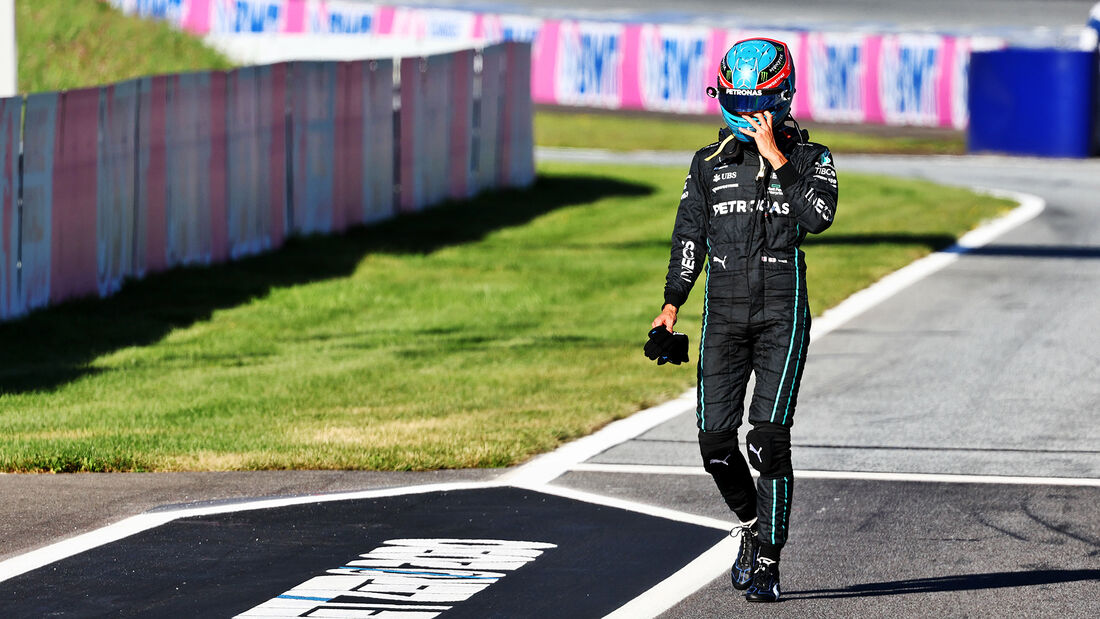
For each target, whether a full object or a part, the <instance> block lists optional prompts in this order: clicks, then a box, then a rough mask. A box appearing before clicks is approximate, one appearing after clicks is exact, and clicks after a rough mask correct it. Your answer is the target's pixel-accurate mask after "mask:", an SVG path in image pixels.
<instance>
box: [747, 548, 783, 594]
mask: <svg viewBox="0 0 1100 619" xmlns="http://www.w3.org/2000/svg"><path fill="white" fill-rule="evenodd" d="M745 599H746V600H748V601H750V602H778V601H779V562H778V561H773V560H771V559H768V558H765V557H760V559H759V560H758V561H757V562H756V571H754V572H753V573H752V586H750V587H749V590H748V591H746V592H745Z"/></svg>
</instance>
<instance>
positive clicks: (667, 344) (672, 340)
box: [645, 326, 688, 365]
mask: <svg viewBox="0 0 1100 619" xmlns="http://www.w3.org/2000/svg"><path fill="white" fill-rule="evenodd" d="M645 356H646V358H648V359H656V360H657V365H664V364H666V363H674V364H676V365H680V364H681V363H687V361H688V336H687V335H686V334H684V333H676V332H672V333H669V332H668V329H666V328H664V327H663V326H656V327H653V328H652V329H650V330H649V341H647V342H646V343H645Z"/></svg>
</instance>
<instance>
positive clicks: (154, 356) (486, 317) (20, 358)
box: [0, 162, 1006, 471]
mask: <svg viewBox="0 0 1100 619" xmlns="http://www.w3.org/2000/svg"><path fill="white" fill-rule="evenodd" d="M685 165H686V162H685ZM841 165H842V162H841ZM683 172H684V171H683V170H680V169H666V168H619V167H609V166H596V165H587V164H586V165H564V164H547V165H543V166H541V167H540V178H539V181H538V183H537V185H536V186H535V187H534V189H532V190H531V191H527V192H516V191H512V192H500V193H495V194H490V195H486V196H483V197H481V198H478V199H476V200H474V201H473V202H472V203H467V204H461V205H447V206H443V207H440V208H438V209H436V210H433V211H430V212H427V213H424V214H420V215H416V216H405V217H400V218H398V219H396V220H393V221H390V222H386V223H384V224H381V225H378V226H376V227H373V228H369V229H359V230H355V231H353V232H352V233H351V234H348V235H345V236H342V237H333V238H310V239H304V240H297V241H294V242H292V243H291V244H290V245H289V246H287V247H285V248H284V249H282V250H280V251H279V252H276V253H274V254H270V255H266V256H261V257H257V258H252V259H247V260H243V261H240V262H237V263H233V264H227V265H220V266H216V267H212V268H209V269H198V268H196V269H185V270H179V271H174V272H171V273H166V274H162V275H159V276H155V277H151V278H149V279H146V280H144V281H140V282H133V283H130V284H128V285H127V286H126V287H125V288H124V290H123V291H122V292H121V293H120V294H119V295H117V296H115V297H112V298H109V299H105V300H89V301H81V302H76V303H70V304H66V305H63V306H59V307H56V308H52V309H48V310H44V311H41V312H37V313H35V314H32V315H31V316H29V317H27V318H25V319H23V320H20V321H17V322H13V323H8V324H4V325H0V470H8V471H104V470H225V469H281V468H311V469H332V468H340V469H384V470H401V469H432V468H451V467H497V466H505V465H510V464H515V463H517V462H520V461H522V460H523V459H525V458H527V457H529V456H530V455H532V454H535V453H537V452H542V451H546V450H549V449H552V448H554V447H556V446H557V445H559V444H560V443H562V442H563V441H566V440H569V439H572V438H576V437H579V436H582V435H585V434H587V433H590V432H592V431H593V430H595V429H597V428H599V427H600V426H602V425H604V424H606V423H608V422H609V421H611V420H614V419H617V418H621V417H624V416H627V415H629V414H631V413H633V412H635V411H637V410H639V409H641V408H645V407H648V406H651V405H653V404H656V403H658V402H661V401H663V400H665V399H667V398H669V397H672V396H675V395H677V394H679V393H682V392H683V391H684V390H685V389H687V388H689V387H690V386H691V385H692V384H693V382H694V375H695V370H694V367H693V366H691V365H684V366H680V367H672V366H663V367H656V366H655V365H654V364H653V363H651V362H649V361H647V360H646V359H645V358H644V356H643V355H642V354H641V347H642V343H643V341H644V338H645V332H646V331H647V329H648V327H649V323H650V321H651V320H652V319H653V317H654V315H655V314H656V312H657V311H658V309H659V306H660V304H661V292H662V286H663V280H664V271H665V268H666V265H667V260H668V239H669V235H670V232H671V225H672V221H673V217H674V213H675V205H676V203H677V201H678V197H679V191H680V188H681V186H682V182H683ZM840 182H841V203H840V207H839V213H838V216H837V223H836V225H835V226H834V227H833V228H832V229H830V230H829V231H827V232H826V233H825V234H824V235H822V236H821V237H819V238H813V239H811V240H809V241H808V242H807V243H806V245H805V249H806V254H807V261H808V262H809V265H810V267H809V268H810V274H809V283H810V297H811V304H812V308H813V309H814V310H815V312H820V311H821V310H823V309H824V308H826V307H828V306H829V305H831V304H833V303H836V302H837V301H839V300H840V299H842V298H844V297H845V296H847V295H848V294H850V293H851V292H853V291H855V290H857V289H859V288H861V287H863V286H865V285H867V284H868V283H870V282H871V281H872V280H874V279H875V278H877V277H879V276H881V275H883V274H885V273H887V272H889V271H891V270H893V269H896V268H898V267H900V266H902V265H904V264H906V263H907V262H909V261H911V260H912V259H914V258H916V257H918V256H920V255H923V254H925V253H927V252H929V251H930V250H932V249H935V248H939V247H943V246H944V245H947V244H948V243H950V242H951V240H952V239H953V238H955V237H956V236H957V235H958V234H959V233H961V232H963V231H965V230H967V229H969V228H971V227H973V226H974V225H975V224H977V223H978V222H979V221H981V220H982V219H985V218H988V217H990V216H992V215H994V214H996V213H998V212H1000V211H1002V210H1003V209H1005V208H1006V203H1005V202H1002V201H998V200H993V199H989V198H984V197H982V198H979V197H976V196H974V195H973V194H970V193H968V192H966V191H961V190H954V189H945V188H941V187H935V186H932V185H929V184H927V183H923V182H917V181H901V180H890V179H885V178H874V177H865V176H856V175H852V174H842V175H841V177H840ZM701 289H702V282H700V283H699V284H698V285H697V287H696V292H695V293H694V294H693V295H692V298H691V300H690V301H689V303H688V304H687V305H686V306H685V308H684V310H683V312H682V316H683V318H682V320H681V323H680V326H681V328H682V329H683V330H684V331H685V332H687V333H689V334H691V337H692V344H693V346H694V345H695V344H696V343H697V336H698V330H699V314H700V299H701V296H702V295H701V294H700V293H701ZM694 357H695V355H694V353H693V354H692V359H693V360H694Z"/></svg>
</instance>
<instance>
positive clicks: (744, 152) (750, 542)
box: [652, 38, 837, 602]
mask: <svg viewBox="0 0 1100 619" xmlns="http://www.w3.org/2000/svg"><path fill="white" fill-rule="evenodd" d="M794 92H795V73H794V64H793V61H792V59H791V54H790V50H789V49H788V48H787V46H786V44H784V43H782V42H780V41H775V40H771V39H761V38H755V39H746V40H744V41H740V42H738V43H737V44H735V45H734V46H733V47H732V48H730V50H729V51H728V52H726V54H725V56H724V57H723V58H722V62H721V64H720V67H719V71H718V84H717V88H708V89H707V93H708V94H709V95H710V96H712V97H717V98H718V102H719V104H720V108H721V113H722V117H723V119H724V120H725V123H726V125H727V126H726V127H723V128H722V129H721V130H720V131H719V133H718V142H716V143H714V144H710V145H708V146H705V147H703V148H702V149H700V150H699V151H698V152H696V153H695V157H694V159H692V162H691V170H690V172H689V173H688V176H687V180H686V182H685V184H684V192H683V195H682V196H681V197H680V206H679V209H678V210H677V212H676V224H675V227H674V229H673V233H672V257H671V259H670V260H669V265H668V276H667V278H666V283H665V292H664V306H663V308H662V310H661V314H660V316H658V317H657V318H656V319H655V320H654V321H653V325H652V327H654V328H655V327H657V326H664V327H665V328H666V329H668V330H669V331H672V327H673V325H674V324H676V318H677V312H678V311H679V308H680V306H681V305H682V304H683V303H684V301H685V300H687V297H688V293H689V292H690V291H691V288H692V285H693V284H694V283H695V280H696V278H698V277H699V273H700V272H701V271H703V270H706V272H707V277H706V285H705V289H704V292H703V294H704V297H703V321H702V322H703V328H702V336H701V338H700V339H701V341H700V348H699V366H698V392H697V395H698V402H697V408H696V416H697V425H698V427H699V448H700V452H701V454H702V457H703V467H704V468H705V469H706V470H707V472H709V473H710V474H711V476H712V477H713V478H714V482H715V484H716V485H717V486H718V490H719V491H720V492H721V494H722V498H723V499H724V500H725V502H726V504H727V505H729V508H730V509H731V510H733V512H734V513H735V514H736V515H737V518H738V520H739V521H740V523H741V526H740V527H739V529H735V530H734V533H739V534H740V537H741V544H740V549H739V551H738V554H737V557H736V559H735V562H734V565H733V568H732V569H731V578H732V580H733V587H734V588H735V589H737V590H739V591H744V592H745V598H746V599H747V600H749V601H753V602H775V601H777V600H778V599H779V595H780V589H779V558H780V552H781V550H782V549H783V545H784V544H785V543H786V541H787V532H788V518H789V516H790V510H791V494H792V489H793V482H794V479H793V475H792V468H791V433H790V431H791V424H792V423H793V422H794V411H795V404H796V402H797V399H798V385H799V383H800V382H801V378H802V371H803V369H804V368H805V365H806V363H805V361H806V349H807V347H808V346H809V343H810V336H809V333H810V308H809V305H808V304H807V301H806V263H805V260H804V257H803V253H802V252H801V251H800V250H799V245H800V244H801V243H802V241H803V239H805V238H806V234H807V233H814V234H817V233H820V232H822V231H824V230H825V229H826V228H828V227H829V225H830V224H831V223H832V221H833V215H834V213H835V210H836V201H837V182H836V171H835V169H834V167H833V161H832V156H831V155H830V153H829V149H827V148H826V147H824V146H822V145H820V144H815V143H813V142H809V141H807V138H808V134H807V133H806V132H804V131H802V130H801V129H800V128H799V127H798V125H797V123H795V122H794V120H793V118H791V117H790V110H791V101H792V98H793V96H794ZM788 121H790V124H788ZM792 125H793V126H792ZM750 372H751V373H753V374H755V376H756V386H755V388H754V390H753V394H752V401H751V403H750V404H749V422H750V423H751V424H752V429H751V430H750V431H749V432H748V433H747V434H746V435H745V443H746V445H745V446H746V450H747V453H748V460H749V462H748V464H751V465H752V466H753V467H754V468H755V469H756V470H757V471H759V473H760V475H759V479H758V480H757V481H756V483H755V484H754V483H753V479H752V476H751V475H750V472H749V468H748V466H747V465H746V463H745V458H744V456H742V454H741V452H740V450H739V448H738V438H737V430H738V428H739V427H740V426H741V421H742V414H743V412H744V402H745V394H746V388H747V383H748V379H749V374H750Z"/></svg>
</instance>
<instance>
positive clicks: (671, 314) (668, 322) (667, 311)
mask: <svg viewBox="0 0 1100 619" xmlns="http://www.w3.org/2000/svg"><path fill="white" fill-rule="evenodd" d="M676 313H677V311H676V306H675V305H668V304H666V305H665V307H664V309H662V310H661V315H660V316H658V317H656V318H654V319H653V324H652V325H650V328H651V329H652V328H653V327H656V326H658V325H663V326H664V328H665V329H668V332H669V333H672V327H673V326H675V325H676Z"/></svg>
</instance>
